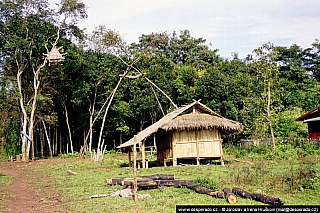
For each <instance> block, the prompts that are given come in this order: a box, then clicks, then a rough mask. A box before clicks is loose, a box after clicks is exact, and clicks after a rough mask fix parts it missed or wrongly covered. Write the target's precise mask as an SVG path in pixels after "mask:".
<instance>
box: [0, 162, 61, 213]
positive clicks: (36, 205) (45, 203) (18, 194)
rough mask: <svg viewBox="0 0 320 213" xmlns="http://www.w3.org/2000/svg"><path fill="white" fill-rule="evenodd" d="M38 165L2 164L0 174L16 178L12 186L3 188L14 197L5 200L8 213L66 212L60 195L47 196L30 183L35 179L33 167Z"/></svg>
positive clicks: (33, 163)
mask: <svg viewBox="0 0 320 213" xmlns="http://www.w3.org/2000/svg"><path fill="white" fill-rule="evenodd" d="M37 164H38V162H30V163H16V162H14V163H11V162H0V173H2V174H4V175H7V176H12V177H14V180H13V183H12V184H10V185H9V186H5V187H2V191H3V192H4V193H8V194H9V195H10V197H13V198H9V199H5V200H4V203H5V209H6V210H5V211H6V212H24V213H32V212H44V213H47V212H57V211H61V212H66V210H63V208H62V207H61V206H60V205H59V203H60V202H61V201H60V200H59V195H57V196H54V197H52V196H51V197H50V196H47V195H46V193H45V192H44V191H41V190H40V189H37V188H36V187H35V186H34V185H33V184H31V183H30V182H31V181H32V179H33V178H35V176H34V175H35V174H34V172H32V167H34V166H36V165H37Z"/></svg>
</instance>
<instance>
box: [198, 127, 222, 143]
mask: <svg viewBox="0 0 320 213" xmlns="http://www.w3.org/2000/svg"><path fill="white" fill-rule="evenodd" d="M198 139H199V141H213V140H219V131H218V130H217V129H210V130H208V129H204V130H201V131H198Z"/></svg>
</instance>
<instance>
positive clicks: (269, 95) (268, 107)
mask: <svg viewBox="0 0 320 213" xmlns="http://www.w3.org/2000/svg"><path fill="white" fill-rule="evenodd" d="M270 105H271V89H270V80H269V81H268V104H267V115H268V122H269V128H270V133H271V138H272V146H273V150H276V142H275V138H274V133H273V127H272V121H271V112H270Z"/></svg>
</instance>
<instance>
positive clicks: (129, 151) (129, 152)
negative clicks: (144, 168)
mask: <svg viewBox="0 0 320 213" xmlns="http://www.w3.org/2000/svg"><path fill="white" fill-rule="evenodd" d="M128 158H129V167H132V162H131V146H128Z"/></svg>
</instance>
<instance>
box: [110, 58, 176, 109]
mask: <svg viewBox="0 0 320 213" xmlns="http://www.w3.org/2000/svg"><path fill="white" fill-rule="evenodd" d="M115 56H116V57H117V58H119V59H120V60H121V61H122V62H123V63H124V64H125V65H127V66H131V67H132V68H133V69H134V70H135V71H137V72H138V73H141V74H142V72H141V71H140V70H139V69H137V68H136V67H134V66H132V65H129V64H128V63H127V62H125V61H124V60H123V59H122V58H121V57H119V56H117V55H115ZM142 76H143V77H144V78H145V79H146V80H147V81H148V82H149V83H150V84H151V85H152V86H154V87H155V88H157V89H158V90H159V91H160V92H161V93H162V94H163V95H164V96H166V98H167V99H168V100H169V101H170V102H171V104H172V105H173V106H174V107H175V108H176V109H177V108H178V107H177V105H175V103H174V102H173V101H172V100H171V98H170V97H169V96H168V95H167V94H166V93H165V92H164V91H162V90H161V89H160V88H159V87H158V86H157V85H155V84H154V83H153V82H152V81H151V80H150V79H149V78H147V77H146V76H145V75H144V74H142Z"/></svg>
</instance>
